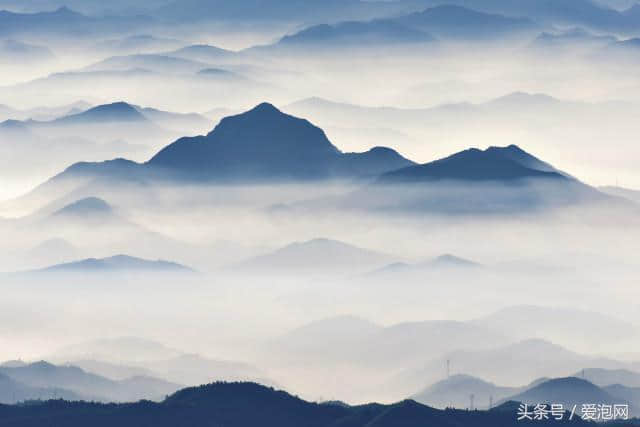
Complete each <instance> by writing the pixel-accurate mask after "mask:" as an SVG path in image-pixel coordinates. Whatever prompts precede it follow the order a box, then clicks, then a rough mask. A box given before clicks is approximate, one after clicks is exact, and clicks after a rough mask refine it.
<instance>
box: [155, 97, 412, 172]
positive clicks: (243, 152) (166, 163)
mask: <svg viewBox="0 0 640 427" xmlns="http://www.w3.org/2000/svg"><path fill="white" fill-rule="evenodd" d="M402 163H404V164H412V162H411V161H409V160H407V159H404V158H403V157H402V156H400V155H399V154H398V153H396V152H394V151H392V150H386V151H383V150H375V151H374V152H369V153H364V154H353V153H351V154H348V155H345V154H343V153H341V152H340V151H339V150H338V149H337V148H336V147H335V146H334V145H333V144H331V142H329V140H328V139H327V137H326V135H325V134H324V132H323V131H322V130H321V129H320V128H317V127H316V126H314V125H312V124H311V123H309V122H308V121H306V120H303V119H299V118H296V117H293V116H289V115H286V114H284V113H282V112H281V111H280V110H278V109H277V108H275V107H274V106H273V105H271V104H266V103H265V104H260V105H258V106H257V107H255V108H254V109H252V110H250V111H248V112H246V113H243V114H240V115H237V116H232V117H227V118H225V119H223V120H222V121H221V122H220V124H218V125H217V126H216V128H215V129H214V130H213V131H212V132H210V133H209V134H208V135H206V136H199V137H194V138H181V139H179V140H177V141H176V142H174V143H173V144H171V145H169V146H167V147H165V148H164V149H163V150H161V151H160V152H159V153H158V154H156V155H155V156H154V157H153V158H152V159H151V160H150V161H149V162H147V164H146V166H147V167H151V168H154V169H165V170H169V171H172V172H174V173H177V174H179V175H182V176H186V177H188V176H192V177H198V178H201V179H202V178H205V179H219V180H244V181H252V180H258V179H280V180H288V179H321V178H331V177H353V175H352V174H353V172H356V173H357V172H362V171H363V170H366V172H367V175H377V174H379V173H382V172H383V171H388V170H392V169H395V168H397V166H398V165H399V164H402Z"/></svg>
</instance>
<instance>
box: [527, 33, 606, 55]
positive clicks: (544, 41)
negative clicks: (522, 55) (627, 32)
mask: <svg viewBox="0 0 640 427" xmlns="http://www.w3.org/2000/svg"><path fill="white" fill-rule="evenodd" d="M615 41H616V38H615V37H613V36H607V35H598V34H593V33H591V32H589V31H587V30H585V29H583V28H573V29H570V30H566V31H563V32H559V33H550V32H543V33H541V34H540V35H538V37H536V38H535V40H534V41H533V42H532V43H531V45H530V47H532V48H535V49H541V52H544V49H549V48H567V49H574V48H576V47H587V48H596V47H599V46H604V45H607V44H610V43H613V42H615Z"/></svg>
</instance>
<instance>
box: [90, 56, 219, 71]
mask: <svg viewBox="0 0 640 427" xmlns="http://www.w3.org/2000/svg"><path fill="white" fill-rule="evenodd" d="M210 66H211V65H210V64H208V63H206V62H200V61H194V60H191V59H185V58H179V57H173V56H169V55H165V54H133V55H121V56H113V57H111V58H107V59H104V60H102V61H100V62H97V63H95V64H92V65H89V66H88V67H85V68H84V69H83V71H85V72H96V71H127V70H135V69H141V70H149V71H152V72H154V73H181V74H189V75H191V74H194V73H197V72H198V71H200V70H202V69H205V68H207V67H210Z"/></svg>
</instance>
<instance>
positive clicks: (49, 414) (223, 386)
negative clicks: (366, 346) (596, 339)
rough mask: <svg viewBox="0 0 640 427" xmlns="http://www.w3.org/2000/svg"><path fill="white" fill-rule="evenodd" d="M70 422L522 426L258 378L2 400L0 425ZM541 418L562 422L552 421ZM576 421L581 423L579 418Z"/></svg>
mask: <svg viewBox="0 0 640 427" xmlns="http://www.w3.org/2000/svg"><path fill="white" fill-rule="evenodd" d="M43 423H46V424H49V425H64V426H66V427H75V426H87V425H91V426H93V427H102V426H105V427H106V426H113V425H118V426H122V427H128V426H141V425H149V426H151V425H152V426H155V427H163V426H172V427H175V426H187V425H190V426H191V425H197V426H201V427H208V426H210V427H214V426H222V425H224V426H226V427H247V426H261V427H338V426H341V427H347V426H349V427H365V426H367V427H391V426H393V427H403V426H407V427H408V426H427V425H431V426H438V427H448V426H451V427H454V426H470V425H473V426H477V427H484V426H491V427H501V426H504V427H507V426H514V427H515V426H518V425H521V422H518V421H517V420H516V414H515V413H513V412H510V411H506V410H505V411H491V412H482V411H455V410H447V411H441V410H437V409H433V408H429V407H427V406H424V405H421V404H419V403H416V402H414V401H410V400H409V401H404V402H400V403H397V404H392V405H380V404H369V405H364V406H354V407H351V406H346V405H334V404H318V403H311V402H306V401H304V400H302V399H299V398H297V397H294V396H292V395H290V394H288V393H285V392H283V391H276V390H274V389H272V388H267V387H263V386H260V385H257V384H253V383H231V384H229V383H216V384H210V385H206V386H200V387H195V388H188V389H184V390H181V391H179V392H177V393H175V394H174V395H172V396H170V397H168V398H167V399H166V400H165V401H163V402H162V403H152V402H138V403H131V404H122V405H100V404H95V403H84V402H76V403H69V402H65V401H49V402H43V403H39V404H31V405H23V406H0V426H12V427H31V426H41V425H43ZM536 423H540V424H561V423H556V422H551V421H546V422H545V421H540V422H536ZM572 424H582V422H581V421H575V422H573V423H572Z"/></svg>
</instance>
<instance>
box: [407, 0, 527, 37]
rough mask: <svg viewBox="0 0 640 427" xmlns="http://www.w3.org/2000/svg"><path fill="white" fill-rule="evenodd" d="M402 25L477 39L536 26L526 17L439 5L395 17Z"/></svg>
mask: <svg viewBox="0 0 640 427" xmlns="http://www.w3.org/2000/svg"><path fill="white" fill-rule="evenodd" d="M394 21H395V22H398V23H400V24H402V25H404V26H406V27H409V28H414V29H418V30H421V31H426V32H429V33H431V34H434V35H435V36H436V37H438V38H464V39H468V40H477V39H484V38H494V37H505V36H509V35H515V34H517V33H519V32H520V33H521V32H525V31H526V32H530V31H533V30H535V29H536V28H537V25H536V24H534V22H532V21H531V20H529V19H527V18H511V17H507V16H503V15H498V14H489V13H484V12H478V11H476V10H472V9H467V8H464V7H461V6H456V5H450V4H447V5H442V6H437V7H433V8H429V9H426V10H424V11H422V12H415V13H412V14H410V15H407V16H403V17H400V18H395V20H394Z"/></svg>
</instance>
